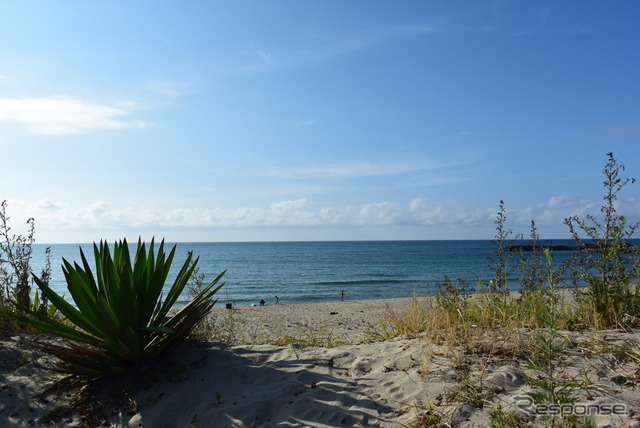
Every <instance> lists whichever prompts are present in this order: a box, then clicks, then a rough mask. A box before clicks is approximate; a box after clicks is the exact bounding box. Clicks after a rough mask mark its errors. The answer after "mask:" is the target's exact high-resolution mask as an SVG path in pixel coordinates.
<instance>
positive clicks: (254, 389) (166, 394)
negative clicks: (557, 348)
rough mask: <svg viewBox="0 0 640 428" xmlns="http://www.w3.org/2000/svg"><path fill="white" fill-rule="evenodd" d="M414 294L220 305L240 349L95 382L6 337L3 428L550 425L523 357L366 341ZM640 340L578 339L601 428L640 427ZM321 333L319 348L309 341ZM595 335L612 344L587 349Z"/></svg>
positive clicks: (580, 367) (204, 346) (1, 367)
mask: <svg viewBox="0 0 640 428" xmlns="http://www.w3.org/2000/svg"><path fill="white" fill-rule="evenodd" d="M408 302H409V300H408V299H397V300H370V301H345V302H340V301H336V302H326V303H313V304H281V305H273V304H270V305H266V306H264V307H260V306H258V307H239V308H237V309H236V310H233V311H228V310H226V309H224V308H216V309H215V310H214V312H213V314H212V318H211V320H212V322H214V323H216V324H219V327H220V331H221V333H220V334H221V335H224V334H227V335H228V338H233V340H232V344H225V343H221V342H198V341H188V342H187V343H185V344H184V346H182V347H181V348H179V350H178V351H177V352H176V354H175V356H174V358H173V363H172V364H173V365H172V366H171V367H172V370H169V371H164V372H161V373H155V372H154V373H146V374H144V375H139V376H136V377H130V378H126V379H122V380H120V381H118V382H105V383H102V384H98V385H96V386H94V387H92V388H87V387H84V388H83V387H78V386H76V387H73V386H72V387H68V386H67V387H64V388H63V387H62V386H59V387H52V386H53V385H54V383H53V382H54V380H55V376H52V375H51V373H50V372H48V371H45V370H43V369H42V368H39V367H38V366H37V365H36V362H39V363H41V364H47V357H44V356H39V355H38V354H37V353H36V352H35V351H32V350H30V348H29V345H30V343H31V342H32V340H33V339H32V338H30V337H25V336H22V337H13V338H8V339H6V340H4V341H2V342H1V343H0V353H1V355H2V359H1V360H0V361H1V364H0V426H15V427H32V426H125V427H140V426H145V427H153V428H155V427H192V426H193V427H275V426H288V427H303V426H310V427H357V426H362V427H367V426H380V427H402V426H411V424H417V423H418V422H419V421H420V420H422V422H423V423H426V421H427V416H425V412H427V414H429V415H431V416H430V417H431V418H432V419H429V420H431V421H435V420H440V421H442V423H446V424H448V425H450V426H478V427H482V426H488V425H489V423H490V420H491V415H492V413H493V414H495V412H496V410H497V409H506V410H508V411H511V412H512V413H513V414H516V415H519V417H521V418H522V420H525V419H526V418H529V419H530V420H531V423H532V424H533V425H531V426H544V425H542V424H541V422H542V420H541V419H539V418H538V419H534V416H532V415H531V414H529V413H527V411H528V410H527V409H530V408H529V407H526V404H527V402H526V397H527V396H528V394H529V393H530V392H532V391H533V388H532V386H531V384H530V382H528V381H527V376H535V375H536V374H535V373H534V372H533V371H532V370H531V369H529V368H528V367H527V365H526V358H525V357H524V356H522V355H517V354H509V353H506V352H503V353H501V352H484V351H481V350H478V351H477V352H473V350H471V351H470V350H469V349H468V347H467V348H465V347H460V348H455V347H454V348H452V347H449V346H445V345H444V344H437V343H433V342H430V341H427V340H425V339H424V338H413V339H406V338H395V339H392V340H387V341H379V342H371V343H367V342H370V335H369V334H368V333H367V330H369V329H370V328H371V326H372V325H375V324H376V323H377V321H378V320H379V319H380V317H382V316H383V315H384V313H385V311H386V308H387V305H390V306H391V307H393V308H395V309H396V310H400V311H401V310H402V308H403V307H405V306H406V305H407V304H408ZM225 323H226V325H225ZM639 336H640V334H639V332H638V331H630V332H623V331H606V332H599V333H597V334H595V333H571V343H572V344H573V345H572V347H571V349H570V350H569V354H568V355H566V357H565V358H566V361H567V362H568V363H570V364H567V366H566V373H565V375H566V376H567V378H569V379H573V381H574V382H575V383H576V384H577V385H579V387H578V388H577V395H578V398H579V401H578V403H584V404H583V407H582V408H580V409H583V410H584V409H587V411H588V412H590V413H589V414H590V415H591V420H592V421H593V422H594V424H595V426H598V427H607V426H616V427H617V426H620V427H626V426H628V427H637V426H640V388H639V386H638V382H639V381H640V361H638V359H637V358H638V355H640V354H638V349H639V348H638V346H640V345H639V341H640V339H639ZM492 338H493V339H492ZM497 338H499V332H496V333H495V334H494V336H490V337H489V340H490V341H491V340H495V341H496V342H497ZM314 340H316V341H319V342H322V341H324V342H325V346H307V345H310V344H311V342H313V341H314ZM594 343H600V344H602V343H607V344H610V345H611V348H610V349H611V352H609V353H607V352H599V353H595V352H592V350H593V349H594V346H593V344H594ZM616 344H624V346H625V349H627V350H628V351H629V352H628V353H627V354H626V355H623V353H621V351H620V349H622V348H621V347H618V348H616V347H615V345H616ZM489 345H491V346H494V345H495V343H493V344H492V343H490V344H489ZM495 349H497V348H495ZM603 349H604V348H603ZM634 352H635V353H634ZM33 360H35V362H34V361H33ZM623 380H624V381H623ZM47 388H49V389H47ZM523 397H524V398H523ZM587 406H591V407H587ZM616 406H617V407H616ZM589 409H591V410H589ZM603 409H604V410H603ZM612 409H613V410H612ZM615 413H618V414H615ZM418 426H435V425H426V424H425V425H418ZM442 426H445V425H442Z"/></svg>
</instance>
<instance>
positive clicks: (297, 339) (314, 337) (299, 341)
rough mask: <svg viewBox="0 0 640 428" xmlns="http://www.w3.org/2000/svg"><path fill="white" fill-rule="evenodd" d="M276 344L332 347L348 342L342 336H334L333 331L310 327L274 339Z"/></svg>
mask: <svg viewBox="0 0 640 428" xmlns="http://www.w3.org/2000/svg"><path fill="white" fill-rule="evenodd" d="M276 344H277V345H296V346H317V347H323V348H334V347H336V346H341V345H348V344H349V342H348V341H347V340H346V339H345V338H344V337H342V336H336V335H334V334H333V331H329V332H327V330H326V329H325V328H322V327H321V328H312V329H306V330H303V331H301V332H300V333H298V334H296V335H293V336H292V335H288V336H284V337H283V338H281V339H279V340H277V341H276Z"/></svg>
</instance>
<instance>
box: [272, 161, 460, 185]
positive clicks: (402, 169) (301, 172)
mask: <svg viewBox="0 0 640 428" xmlns="http://www.w3.org/2000/svg"><path fill="white" fill-rule="evenodd" d="M459 164H460V163H449V162H440V161H431V160H423V161H420V162H409V163H381V164H376V163H368V162H352V163H340V164H329V165H315V166H313V165H310V166H304V167H300V168H294V169H288V170H287V169H286V168H284V167H281V168H274V169H273V170H272V171H270V172H268V174H269V175H271V176H274V177H280V178H286V179H295V180H301V179H317V178H330V179H335V178H345V177H376V176H386V175H398V174H406V173H410V172H416V171H425V170H433V169H440V168H446V167H452V166H456V165H459Z"/></svg>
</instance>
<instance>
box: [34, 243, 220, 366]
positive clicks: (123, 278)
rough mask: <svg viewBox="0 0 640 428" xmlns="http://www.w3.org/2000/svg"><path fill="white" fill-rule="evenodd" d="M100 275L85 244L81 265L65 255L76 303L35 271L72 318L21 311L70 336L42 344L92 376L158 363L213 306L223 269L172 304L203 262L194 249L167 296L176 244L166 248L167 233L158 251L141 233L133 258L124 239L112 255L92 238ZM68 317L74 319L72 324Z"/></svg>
mask: <svg viewBox="0 0 640 428" xmlns="http://www.w3.org/2000/svg"><path fill="white" fill-rule="evenodd" d="M93 251H94V256H95V269H96V274H95V276H94V274H93V272H92V269H91V266H90V265H89V262H88V261H87V258H86V257H85V255H84V253H83V251H82V249H81V250H80V256H81V258H82V265H79V264H78V263H74V264H73V265H72V264H71V263H69V262H68V261H67V260H64V259H63V272H64V275H65V279H66V281H67V289H68V290H69V293H70V295H71V297H72V299H73V301H74V303H75V306H74V305H72V304H71V303H69V302H67V301H66V300H65V299H63V298H62V297H61V296H59V295H58V294H56V293H55V292H54V291H53V290H52V289H51V288H50V287H49V285H48V284H47V283H46V282H45V281H43V280H42V279H41V278H37V277H34V279H35V282H36V284H37V286H38V287H39V288H40V291H41V293H42V295H43V296H45V297H46V298H48V299H49V300H50V301H51V302H52V304H53V305H55V306H56V307H57V308H58V310H59V312H60V313H61V314H62V315H63V316H64V317H65V318H66V321H68V323H64V322H60V321H57V320H56V319H53V318H50V317H48V316H46V315H45V314H42V313H40V312H38V311H33V310H29V311H28V316H23V317H22V319H23V320H24V321H26V322H28V323H30V324H32V325H33V326H34V327H36V328H37V329H39V330H41V331H44V332H47V333H52V334H54V335H56V336H59V337H61V338H65V339H68V340H69V341H70V342H68V343H67V344H65V345H57V344H53V343H41V344H40V345H39V348H40V349H41V350H42V351H44V352H47V353H49V354H51V355H54V356H56V357H58V358H59V362H58V364H57V365H56V368H55V369H56V370H58V371H61V372H64V373H70V374H76V375H86V376H92V377H97V376H104V375H111V374H121V373H125V372H131V371H135V370H139V369H142V368H144V367H148V366H149V365H152V364H153V363H154V362H156V361H157V360H159V359H160V358H161V357H163V356H165V355H167V354H168V353H170V352H171V351H172V350H173V349H174V348H175V347H176V346H178V345H179V344H180V343H181V342H182V341H183V340H184V339H185V338H186V337H187V335H188V334H189V333H190V332H191V330H192V329H193V328H194V326H195V325H196V324H197V323H198V322H199V321H200V320H201V319H202V318H203V317H204V316H205V315H206V314H207V313H209V311H210V310H211V308H212V306H213V304H214V303H215V301H214V300H213V296H214V294H215V293H216V292H217V291H218V290H219V289H220V288H221V287H222V286H223V285H224V283H222V284H219V285H217V284H218V282H219V281H220V279H221V278H222V276H223V275H224V273H225V272H222V273H221V274H220V275H218V277H217V278H215V279H214V280H213V281H212V282H211V283H210V284H209V285H207V286H206V287H204V288H203V289H202V291H201V292H200V293H199V294H198V295H197V296H195V297H194V298H193V299H192V300H191V301H190V302H189V303H188V304H186V305H185V306H184V307H182V308H181V309H179V310H174V309H173V306H174V304H175V303H176V301H177V300H178V298H179V296H180V294H181V293H182V291H183V290H184V288H185V286H186V284H187V282H188V281H189V278H190V277H191V275H192V274H193V270H194V268H195V265H196V263H197V259H196V260H195V261H194V262H193V263H192V260H193V253H191V252H190V253H189V254H188V256H187V260H186V261H185V263H184V265H183V266H182V268H181V269H180V271H179V272H178V273H177V275H176V278H175V281H174V282H173V284H172V285H171V287H170V289H169V291H168V293H167V296H166V298H165V299H164V300H163V299H162V293H163V290H164V287H165V283H166V280H167V277H168V275H169V270H170V268H171V263H172V261H173V257H174V254H175V251H176V247H175V246H174V247H173V249H172V250H171V251H170V253H169V254H168V255H167V254H166V253H165V251H164V241H162V243H161V244H160V246H159V248H158V251H157V253H156V252H155V249H154V241H153V240H152V241H151V244H150V246H149V251H147V249H146V245H145V244H144V243H142V242H141V241H140V240H138V246H137V249H136V252H135V257H134V259H133V262H132V260H131V257H130V253H129V246H128V244H127V241H126V240H123V241H120V242H117V243H116V244H115V245H114V248H113V256H112V255H111V251H110V250H109V246H108V245H107V243H106V242H100V246H98V245H96V244H94V245H93ZM69 323H70V325H69Z"/></svg>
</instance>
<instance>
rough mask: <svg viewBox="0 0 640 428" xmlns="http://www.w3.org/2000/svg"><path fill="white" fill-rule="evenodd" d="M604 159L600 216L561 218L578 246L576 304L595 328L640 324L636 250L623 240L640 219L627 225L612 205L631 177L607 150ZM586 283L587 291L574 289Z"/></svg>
mask: <svg viewBox="0 0 640 428" xmlns="http://www.w3.org/2000/svg"><path fill="white" fill-rule="evenodd" d="M607 158H608V160H607V163H606V165H605V168H604V170H603V175H604V187H605V194H604V197H603V203H602V206H601V208H600V213H601V215H600V216H595V215H592V214H587V215H586V216H585V217H583V218H580V217H578V216H572V217H568V218H566V219H565V220H564V222H565V224H566V225H567V226H568V227H569V231H570V233H571V236H572V238H573V239H574V241H575V242H576V246H577V252H576V255H575V257H574V258H573V259H572V264H571V269H572V278H573V282H574V285H576V287H577V290H576V298H577V301H578V304H579V305H580V306H581V309H582V311H583V312H585V313H589V312H591V311H593V312H594V313H595V315H596V317H595V319H594V321H595V322H596V323H597V324H598V327H605V328H607V327H625V326H636V325H639V324H640V287H639V284H638V279H639V264H638V253H637V251H634V250H633V249H632V248H631V247H630V246H629V242H628V241H629V239H631V238H632V236H633V235H634V233H635V232H636V230H637V229H638V227H639V226H640V222H637V223H632V224H629V223H628V220H627V217H625V216H623V215H619V214H618V213H617V209H616V205H617V204H616V201H617V200H618V195H619V193H620V191H622V189H623V188H624V187H626V186H627V185H629V184H633V183H635V181H636V180H635V179H634V178H623V177H622V176H621V174H622V172H623V171H624V170H625V167H624V164H622V163H620V162H619V161H618V160H617V159H616V158H615V157H614V156H613V153H607ZM585 284H586V285H587V291H586V294H585V293H583V292H582V291H581V290H580V289H579V287H580V286H582V285H585Z"/></svg>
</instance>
